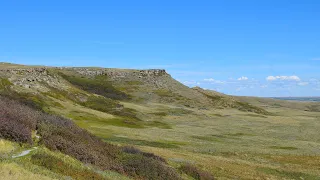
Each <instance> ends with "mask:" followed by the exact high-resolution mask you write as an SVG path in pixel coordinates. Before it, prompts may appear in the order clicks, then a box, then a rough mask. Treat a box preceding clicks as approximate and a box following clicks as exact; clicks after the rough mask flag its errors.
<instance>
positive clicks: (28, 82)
mask: <svg viewBox="0 0 320 180" xmlns="http://www.w3.org/2000/svg"><path fill="white" fill-rule="evenodd" d="M0 73H1V74H4V75H5V76H7V77H8V80H9V81H10V82H11V83H12V84H13V85H15V86H20V87H22V88H26V89H28V88H30V89H42V90H43V91H45V88H44V86H42V85H41V83H44V84H48V85H50V86H53V87H59V88H61V83H60V80H59V78H58V76H57V75H49V73H48V70H47V68H25V69H23V68H17V69H1V70H0ZM62 87H63V86H62Z"/></svg>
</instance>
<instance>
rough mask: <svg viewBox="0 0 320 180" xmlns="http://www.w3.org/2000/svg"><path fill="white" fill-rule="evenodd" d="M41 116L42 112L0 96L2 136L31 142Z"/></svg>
mask: <svg viewBox="0 0 320 180" xmlns="http://www.w3.org/2000/svg"><path fill="white" fill-rule="evenodd" d="M39 118H40V113H37V112H34V111H33V110H32V109H31V108H29V107H27V106H24V105H21V104H19V103H17V102H16V101H13V100H10V99H8V98H5V97H1V96H0V138H4V139H8V140H11V141H15V142H21V143H30V144H31V143H32V137H31V132H32V130H35V129H36V124H37V121H38V119H39Z"/></svg>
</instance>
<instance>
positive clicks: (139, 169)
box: [121, 154, 181, 180]
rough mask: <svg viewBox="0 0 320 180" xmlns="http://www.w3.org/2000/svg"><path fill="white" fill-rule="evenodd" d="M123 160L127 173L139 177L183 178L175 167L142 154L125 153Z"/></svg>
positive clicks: (168, 179)
mask: <svg viewBox="0 0 320 180" xmlns="http://www.w3.org/2000/svg"><path fill="white" fill-rule="evenodd" d="M121 162H122V164H123V167H124V171H125V173H127V174H129V175H131V176H133V177H136V178H138V179H157V180H158V179H159V180H179V179H181V178H180V177H179V175H178V174H177V173H176V171H175V170H174V169H173V168H170V167H168V166H166V165H165V164H163V163H162V162H160V161H157V160H155V159H151V158H148V157H145V156H143V155H142V154H124V155H122V157H121Z"/></svg>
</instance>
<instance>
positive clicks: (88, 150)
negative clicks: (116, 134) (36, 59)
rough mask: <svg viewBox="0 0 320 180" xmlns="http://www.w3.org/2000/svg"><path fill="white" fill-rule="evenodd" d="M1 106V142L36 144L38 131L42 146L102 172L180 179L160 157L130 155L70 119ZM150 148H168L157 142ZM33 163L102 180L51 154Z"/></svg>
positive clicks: (11, 104)
mask: <svg viewBox="0 0 320 180" xmlns="http://www.w3.org/2000/svg"><path fill="white" fill-rule="evenodd" d="M0 103H1V106H0V107H1V108H0V115H1V116H0V119H1V123H0V135H1V138H5V139H9V140H12V141H16V142H22V143H30V144H32V143H33V142H32V132H33V131H34V130H37V132H38V134H39V136H40V137H41V139H40V141H39V144H42V145H45V146H46V147H47V148H48V149H50V150H52V151H60V152H62V153H64V154H66V155H69V156H71V157H73V158H75V159H77V160H79V161H81V162H82V163H84V164H91V165H93V166H95V167H98V168H99V169H101V170H111V171H117V172H119V173H122V174H126V175H129V176H133V177H137V178H139V179H179V175H178V174H177V173H176V172H175V170H174V169H172V168H171V167H169V166H167V165H166V164H165V163H164V162H163V160H162V159H161V158H156V157H157V156H156V155H152V154H149V153H144V152H140V153H136V154H134V153H127V152H124V151H122V149H121V148H119V147H118V146H115V145H112V144H108V143H106V142H103V141H102V140H100V139H99V138H97V137H96V136H93V135H92V134H90V133H88V132H87V131H86V130H83V129H81V128H79V127H78V126H76V125H75V124H74V123H73V122H72V121H71V120H69V119H65V118H62V117H59V116H53V115H49V114H46V113H44V112H41V111H37V110H34V109H32V108H30V107H27V106H25V105H23V104H20V103H19V102H16V101H14V100H9V99H7V98H3V97H0ZM140 143H141V142H140ZM142 143H145V142H143V141H142ZM149 144H151V145H157V146H165V144H161V143H154V142H149ZM172 146H173V145H171V146H170V145H166V147H172ZM31 161H32V163H33V164H36V165H38V166H41V167H45V168H46V169H49V170H51V171H53V172H57V173H59V174H63V175H66V176H71V177H74V178H75V179H81V177H84V179H99V178H100V179H102V178H101V176H100V175H98V174H97V173H94V172H89V171H86V170H83V169H82V170H80V169H78V168H77V167H72V166H69V165H68V164H66V163H64V162H63V161H61V160H59V159H57V158H56V157H55V156H51V155H48V154H41V153H40V154H35V155H32V157H31Z"/></svg>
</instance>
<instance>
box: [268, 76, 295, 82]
mask: <svg viewBox="0 0 320 180" xmlns="http://www.w3.org/2000/svg"><path fill="white" fill-rule="evenodd" d="M266 80H267V81H277V80H280V81H300V80H301V79H300V78H299V77H298V76H268V77H266Z"/></svg>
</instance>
